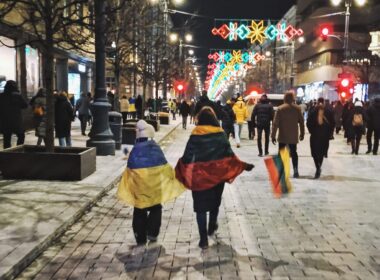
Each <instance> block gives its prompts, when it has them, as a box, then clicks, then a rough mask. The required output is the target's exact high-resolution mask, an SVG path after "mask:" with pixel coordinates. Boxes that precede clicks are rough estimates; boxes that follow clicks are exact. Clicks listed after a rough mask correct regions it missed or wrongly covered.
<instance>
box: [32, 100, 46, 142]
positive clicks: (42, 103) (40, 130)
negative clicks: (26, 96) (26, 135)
mask: <svg viewBox="0 0 380 280" xmlns="http://www.w3.org/2000/svg"><path fill="white" fill-rule="evenodd" d="M30 105H31V106H32V110H34V109H35V108H36V107H42V111H43V114H42V116H36V115H34V116H33V119H34V127H35V129H36V133H35V135H36V136H37V137H42V138H45V137H46V122H47V116H46V94H44V93H42V94H41V93H37V94H36V95H35V96H33V98H32V99H31V100H30Z"/></svg>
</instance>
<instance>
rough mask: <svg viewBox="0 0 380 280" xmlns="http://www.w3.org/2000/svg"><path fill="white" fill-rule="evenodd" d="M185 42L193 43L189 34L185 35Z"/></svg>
mask: <svg viewBox="0 0 380 280" xmlns="http://www.w3.org/2000/svg"><path fill="white" fill-rule="evenodd" d="M185 41H186V42H188V43H190V42H192V41H193V35H191V34H189V33H188V34H186V35H185Z"/></svg>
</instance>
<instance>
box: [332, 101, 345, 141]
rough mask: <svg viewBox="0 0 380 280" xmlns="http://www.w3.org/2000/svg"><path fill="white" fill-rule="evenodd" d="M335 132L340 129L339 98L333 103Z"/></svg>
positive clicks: (340, 108) (340, 105)
mask: <svg viewBox="0 0 380 280" xmlns="http://www.w3.org/2000/svg"><path fill="white" fill-rule="evenodd" d="M333 108H334V119H335V133H336V134H339V132H340V130H341V129H342V115H343V105H342V102H341V101H340V100H338V101H337V102H336V103H335V104H334V107H333Z"/></svg>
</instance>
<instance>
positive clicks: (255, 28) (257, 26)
mask: <svg viewBox="0 0 380 280" xmlns="http://www.w3.org/2000/svg"><path fill="white" fill-rule="evenodd" d="M250 29H251V32H250V33H249V34H248V36H247V38H248V39H250V40H251V43H252V44H254V43H255V42H257V43H260V45H262V44H263V43H264V41H265V33H264V31H265V26H264V21H263V20H261V21H259V23H256V21H254V20H253V21H252V24H251V28H250Z"/></svg>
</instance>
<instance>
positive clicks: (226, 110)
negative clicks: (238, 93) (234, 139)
mask: <svg viewBox="0 0 380 280" xmlns="http://www.w3.org/2000/svg"><path fill="white" fill-rule="evenodd" d="M231 104H232V103H231V100H227V103H226V105H225V106H223V108H222V128H223V130H224V132H225V133H226V135H227V139H230V135H233V134H234V122H235V113H234V111H233V110H232V107H231Z"/></svg>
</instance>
